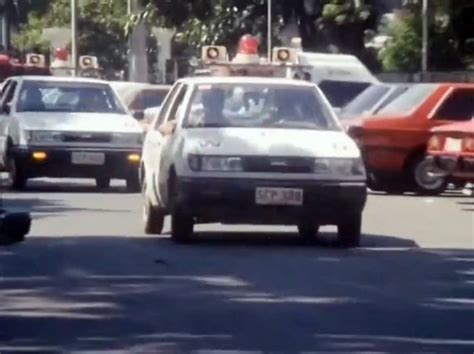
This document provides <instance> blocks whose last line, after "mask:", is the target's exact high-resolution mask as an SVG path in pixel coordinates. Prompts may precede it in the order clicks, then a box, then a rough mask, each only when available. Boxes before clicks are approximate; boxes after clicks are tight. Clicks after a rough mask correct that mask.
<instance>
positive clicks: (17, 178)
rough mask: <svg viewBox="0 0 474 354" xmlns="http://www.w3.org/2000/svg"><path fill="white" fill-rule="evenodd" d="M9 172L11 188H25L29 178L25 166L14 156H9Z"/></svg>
mask: <svg viewBox="0 0 474 354" xmlns="http://www.w3.org/2000/svg"><path fill="white" fill-rule="evenodd" d="M7 173H8V179H9V183H10V188H11V189H13V190H23V189H25V187H26V183H27V181H28V178H27V177H26V174H25V173H24V171H23V168H22V167H21V166H20V165H19V164H18V161H16V160H15V159H14V158H13V157H9V158H8V160H7Z"/></svg>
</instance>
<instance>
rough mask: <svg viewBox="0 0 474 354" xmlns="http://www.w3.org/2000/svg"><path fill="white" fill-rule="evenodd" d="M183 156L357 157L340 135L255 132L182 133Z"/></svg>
mask: <svg viewBox="0 0 474 354" xmlns="http://www.w3.org/2000/svg"><path fill="white" fill-rule="evenodd" d="M184 141H185V142H186V143H185V149H186V152H187V153H189V154H203V155H234V156H249V155H260V156H262V155H265V156H288V157H293V156H294V157H301V156H304V157H347V158H356V157H359V156H360V152H359V149H358V148H357V146H356V144H355V143H354V141H353V140H352V139H351V138H349V136H348V135H347V134H346V133H344V132H343V131H316V130H300V129H255V128H194V129H186V130H185V132H184Z"/></svg>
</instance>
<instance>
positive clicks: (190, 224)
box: [171, 211, 194, 243]
mask: <svg viewBox="0 0 474 354" xmlns="http://www.w3.org/2000/svg"><path fill="white" fill-rule="evenodd" d="M193 231H194V220H193V217H192V216H190V215H187V214H185V213H182V212H179V211H175V212H173V214H172V215H171V239H172V240H173V241H174V242H176V243H188V242H189V241H190V240H191V237H192V235H193Z"/></svg>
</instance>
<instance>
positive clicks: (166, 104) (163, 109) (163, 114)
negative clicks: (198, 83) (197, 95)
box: [154, 83, 182, 130]
mask: <svg viewBox="0 0 474 354" xmlns="http://www.w3.org/2000/svg"><path fill="white" fill-rule="evenodd" d="M181 86H182V85H181V83H177V84H176V85H175V86H174V87H173V88H172V89H171V91H170V92H169V94H168V95H167V96H166V98H165V100H164V102H163V105H162V106H161V109H160V113H159V114H158V119H157V120H156V122H155V127H154V129H155V130H158V128H159V127H160V125H161V124H163V122H164V120H165V117H166V115H167V114H166V113H167V112H168V111H169V109H170V106H171V104H172V103H173V101H174V98H175V96H176V94H177V92H178V91H179V89H180V88H181Z"/></svg>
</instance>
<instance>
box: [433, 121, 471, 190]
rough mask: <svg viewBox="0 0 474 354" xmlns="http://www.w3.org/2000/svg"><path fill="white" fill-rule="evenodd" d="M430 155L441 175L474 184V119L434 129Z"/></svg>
mask: <svg viewBox="0 0 474 354" xmlns="http://www.w3.org/2000/svg"><path fill="white" fill-rule="evenodd" d="M428 155H429V156H428V157H427V159H428V161H430V162H431V163H433V165H434V167H435V168H434V170H435V171H438V172H437V173H438V174H439V175H442V176H445V177H448V176H449V177H451V178H452V179H454V180H455V181H459V182H461V183H474V117H473V119H471V120H470V121H468V122H462V123H454V124H449V125H446V126H443V127H438V128H435V129H433V130H432V136H431V139H430V141H429V143H428ZM435 173H436V172H435Z"/></svg>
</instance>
